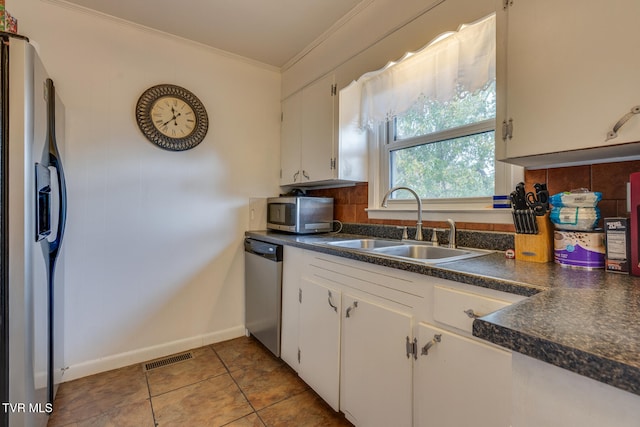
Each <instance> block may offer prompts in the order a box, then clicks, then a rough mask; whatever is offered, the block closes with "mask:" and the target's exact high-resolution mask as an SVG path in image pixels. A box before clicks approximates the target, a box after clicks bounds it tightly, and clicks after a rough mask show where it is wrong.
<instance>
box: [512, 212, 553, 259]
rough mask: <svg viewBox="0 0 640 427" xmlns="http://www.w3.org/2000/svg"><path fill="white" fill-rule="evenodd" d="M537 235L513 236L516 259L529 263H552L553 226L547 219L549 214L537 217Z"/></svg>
mask: <svg viewBox="0 0 640 427" xmlns="http://www.w3.org/2000/svg"><path fill="white" fill-rule="evenodd" d="M536 222H537V223H538V234H518V233H516V235H515V246H516V247H515V251H516V259H517V260H519V261H529V262H551V261H553V257H554V255H553V225H552V224H551V220H550V219H549V212H547V213H546V214H545V215H544V216H537V217H536Z"/></svg>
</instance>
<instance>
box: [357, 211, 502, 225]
mask: <svg viewBox="0 0 640 427" xmlns="http://www.w3.org/2000/svg"><path fill="white" fill-rule="evenodd" d="M367 214H368V215H369V218H370V219H395V220H415V219H416V215H417V210H416V209H415V208H414V209H406V208H404V209H403V208H399V207H398V208H396V207H390V208H377V207H376V208H368V209H367ZM449 218H451V219H453V220H454V221H456V222H476V223H483V224H512V223H513V217H512V215H511V209H494V208H475V209H474V208H471V209H469V208H467V209H460V208H444V207H443V208H438V207H435V208H434V207H430V209H429V210H424V209H423V210H422V220H423V221H446V220H447V219H449Z"/></svg>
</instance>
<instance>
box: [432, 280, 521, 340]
mask: <svg viewBox="0 0 640 427" xmlns="http://www.w3.org/2000/svg"><path fill="white" fill-rule="evenodd" d="M508 305H511V302H509V301H504V300H499V299H494V298H489V297H486V296H483V295H478V294H472V293H469V292H461V291H459V290H456V289H451V288H447V287H443V286H434V289H433V318H434V319H435V320H436V321H438V322H440V323H444V324H446V325H449V326H453V327H454V328H458V329H461V330H463V331H465V332H468V333H471V331H472V327H473V319H474V316H475V317H481V316H484V315H486V314H489V313H491V312H493V311H496V310H499V309H501V308H503V307H506V306H508ZM470 310H471V311H470Z"/></svg>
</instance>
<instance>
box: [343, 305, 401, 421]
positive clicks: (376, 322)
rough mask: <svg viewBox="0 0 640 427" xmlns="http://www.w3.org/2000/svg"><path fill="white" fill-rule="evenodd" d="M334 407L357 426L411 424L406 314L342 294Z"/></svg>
mask: <svg viewBox="0 0 640 427" xmlns="http://www.w3.org/2000/svg"><path fill="white" fill-rule="evenodd" d="M342 304H343V305H342V306H343V323H342V325H343V328H342V377H341V396H340V408H341V410H342V411H343V412H344V413H345V414H346V415H347V418H348V419H349V420H350V421H352V422H354V423H355V424H356V425H359V426H384V427H387V426H411V420H412V412H411V408H412V404H411V384H412V360H413V358H412V357H408V356H407V353H406V339H407V337H408V336H409V337H410V336H411V316H410V315H408V314H405V313H402V312H399V311H396V310H392V309H389V308H386V307H383V306H382V305H379V304H375V303H372V302H368V301H366V300H363V299H361V298H355V297H353V296H350V295H344V296H343V301H342Z"/></svg>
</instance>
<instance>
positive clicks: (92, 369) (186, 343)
mask: <svg viewBox="0 0 640 427" xmlns="http://www.w3.org/2000/svg"><path fill="white" fill-rule="evenodd" d="M243 335H245V328H244V325H239V326H234V327H233V328H229V329H225V330H222V331H216V332H212V333H209V334H203V335H198V336H195V337H190V338H185V339H181V340H176V341H171V342H168V343H163V344H159V345H155V346H151V347H145V348H140V349H137V350H132V351H128V352H125V353H120V354H114V355H111V356H107V357H102V358H100V359H94V360H88V361H86V362H81V363H78V364H75V365H70V366H69V367H68V368H67V369H66V370H65V372H64V375H63V376H62V382H67V381H73V380H76V379H78V378H82V377H86V376H89V375H93V374H98V373H100V372H105V371H110V370H112V369H118V368H122V367H125V366H129V365H133V364H136V363H143V362H146V361H149V360H152V359H157V358H160V357H165V356H168V355H171V354H174V353H180V352H182V351H186V350H191V349H194V348H198V347H202V346H205V345H209V344H215V343H217V342H221V341H226V340H230V339H233V338H238V337H241V336H243Z"/></svg>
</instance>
